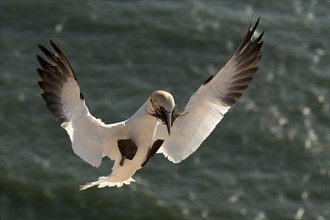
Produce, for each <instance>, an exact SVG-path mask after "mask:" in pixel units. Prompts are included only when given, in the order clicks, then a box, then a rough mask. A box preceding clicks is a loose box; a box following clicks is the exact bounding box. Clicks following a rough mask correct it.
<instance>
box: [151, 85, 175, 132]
mask: <svg viewBox="0 0 330 220" xmlns="http://www.w3.org/2000/svg"><path fill="white" fill-rule="evenodd" d="M149 101H150V104H151V107H150V108H149V109H148V110H147V112H148V113H149V114H150V115H151V116H153V117H155V118H157V119H158V120H159V121H161V122H162V123H163V124H165V125H166V127H167V131H168V134H170V133H171V126H172V125H173V122H174V118H175V117H174V116H175V109H176V108H175V102H174V98H173V96H172V95H171V94H170V93H169V92H166V91H164V90H157V91H155V92H153V93H152V94H151V96H150V99H149Z"/></svg>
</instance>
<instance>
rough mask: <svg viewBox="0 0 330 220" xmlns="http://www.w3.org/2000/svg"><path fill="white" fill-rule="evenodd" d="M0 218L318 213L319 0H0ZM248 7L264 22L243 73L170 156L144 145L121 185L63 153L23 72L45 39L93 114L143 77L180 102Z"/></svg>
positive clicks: (325, 157) (321, 143)
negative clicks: (240, 84) (258, 55)
mask: <svg viewBox="0 0 330 220" xmlns="http://www.w3.org/2000/svg"><path fill="white" fill-rule="evenodd" d="M0 4H1V15H0V16H1V78H0V85H1V115H0V117H1V183H0V190H1V200H0V202H1V204H0V210H1V211H0V219H1V220H6V219H31V220H32V219H33V220H34V219H202V218H203V219H255V220H262V219H297V220H299V219H308V220H309V219H316V220H325V219H329V216H330V211H329V205H330V204H329V196H330V194H329V193H330V192H329V177H330V168H329V156H330V155H329V141H330V136H329V118H330V117H329V108H330V107H329V1H265V2H260V1H250V2H248V1H244V3H243V1H239V2H238V1H237V3H232V2H229V1H218V2H216V1H210V2H204V1H189V2H188V1H185V2H180V3H177V2H174V1H173V2H172V1H169V2H156V1H145V2H127V3H120V2H109V3H108V2H101V1H97V2H95V1H87V2H84V3H78V2H70V3H64V2H62V3H59V2H56V1H54V2H48V1H44V2H43V3H41V2H34V1H30V2H28V1H25V2H23V1H14V2H13V1H1V3H0ZM252 14H254V16H255V17H258V16H261V21H260V25H259V28H258V32H259V33H260V32H261V31H262V30H264V31H265V35H264V46H263V48H262V54H263V58H262V61H261V64H260V69H259V71H258V72H257V74H256V77H255V80H254V82H253V83H252V85H251V87H250V88H249V90H248V91H247V93H246V94H245V95H244V96H243V97H242V98H241V99H240V101H239V102H238V104H236V105H235V107H234V108H232V109H231V110H230V112H229V113H227V114H226V116H225V118H224V119H223V120H222V122H221V123H220V124H219V126H218V127H217V128H216V129H215V130H214V132H213V133H212V135H211V136H210V137H209V138H208V139H207V140H206V141H205V142H204V143H203V145H202V147H201V148H200V149H199V150H198V151H197V152H195V153H194V154H192V155H191V156H190V157H189V158H188V159H186V160H184V161H183V162H182V163H180V164H172V163H171V162H169V161H167V160H166V159H164V157H163V156H162V155H156V156H155V157H154V158H152V160H151V161H150V162H149V163H148V165H147V166H146V167H144V168H143V169H142V170H140V171H139V172H138V173H137V174H136V175H135V176H134V178H135V179H136V181H137V182H136V183H133V184H132V185H130V186H125V187H122V188H105V189H102V190H100V189H97V188H95V189H94V188H93V189H90V190H87V191H79V187H78V186H79V185H80V184H83V183H85V182H88V181H92V180H95V179H97V177H98V176H103V175H108V174H109V173H110V172H111V166H112V163H111V161H110V160H107V159H105V160H104V162H103V164H102V166H101V167H100V168H98V169H96V168H93V167H91V166H89V165H88V164H86V163H85V162H83V161H82V160H81V159H80V158H79V157H78V156H76V155H75V154H74V153H73V152H72V149H71V147H70V141H69V137H68V136H67V134H66V133H65V131H64V130H63V129H61V127H60V126H59V125H58V124H57V123H56V122H55V120H54V118H53V117H52V116H51V114H50V113H49V111H48V110H47V109H46V107H45V105H44V102H43V100H42V99H41V97H40V90H39V88H38V86H37V84H36V82H37V80H38V76H37V74H36V71H35V69H36V68H37V66H38V64H37V62H36V58H35V55H36V54H37V53H39V54H40V52H39V51H38V48H37V44H43V45H46V46H47V47H48V46H49V45H48V38H52V39H53V40H55V42H57V44H59V46H60V47H61V48H62V49H63V51H64V52H65V54H66V56H67V58H68V59H69V60H70V62H71V65H72V67H73V68H74V70H75V72H76V74H77V77H78V79H79V83H80V86H81V90H82V92H83V94H84V96H85V98H86V100H87V105H88V106H89V109H90V111H91V113H92V114H93V115H95V116H96V117H99V118H102V120H103V121H105V122H108V123H111V122H116V121H121V120H124V119H126V118H127V117H129V116H130V115H131V114H132V113H134V112H135V111H136V110H137V108H138V107H140V105H141V104H142V103H144V101H145V100H146V98H147V97H148V96H149V94H150V93H151V92H152V91H154V90H156V89H166V90H168V91H170V92H173V94H175V99H176V100H177V103H178V105H179V107H180V108H184V105H185V103H186V102H187V100H188V99H189V97H190V95H191V94H192V93H193V92H194V91H195V90H196V89H197V88H198V86H199V85H200V84H201V83H202V82H203V81H204V80H205V79H206V78H207V77H208V76H209V75H210V74H214V73H216V72H217V71H218V70H219V68H221V66H222V65H223V64H224V63H225V61H226V60H227V58H228V57H229V56H230V54H231V53H232V52H233V51H234V49H235V47H236V46H237V45H238V44H239V42H240V40H241V39H242V37H243V35H244V33H245V31H246V30H247V27H248V25H249V23H250V19H251V16H252Z"/></svg>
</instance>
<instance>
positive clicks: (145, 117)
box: [128, 100, 158, 126]
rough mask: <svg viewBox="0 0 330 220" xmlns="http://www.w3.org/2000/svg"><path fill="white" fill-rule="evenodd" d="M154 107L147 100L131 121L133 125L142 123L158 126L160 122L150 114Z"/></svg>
mask: <svg viewBox="0 0 330 220" xmlns="http://www.w3.org/2000/svg"><path fill="white" fill-rule="evenodd" d="M151 108H152V105H151V103H150V101H149V100H147V101H146V102H145V103H144V104H143V105H142V106H141V107H140V108H139V109H138V110H137V111H136V112H135V113H134V114H133V115H132V116H131V117H130V118H129V119H128V121H130V122H131V123H142V124H143V125H148V126H156V125H157V123H158V121H157V119H156V118H155V117H152V116H151V115H150V114H148V111H149V109H151Z"/></svg>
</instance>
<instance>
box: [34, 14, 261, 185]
mask: <svg viewBox="0 0 330 220" xmlns="http://www.w3.org/2000/svg"><path fill="white" fill-rule="evenodd" d="M259 19H260V18H258V20H257V21H256V23H255V25H254V26H253V27H252V22H251V23H250V26H249V28H248V31H247V33H246V34H245V36H244V38H243V40H242V42H241V44H240V45H239V46H238V48H237V49H236V51H235V52H234V53H233V54H232V56H231V57H230V58H229V60H228V61H227V63H226V64H225V65H224V66H223V67H222V69H221V70H220V71H219V72H218V73H217V74H215V75H212V76H210V77H209V78H208V79H206V80H205V81H204V83H203V84H202V85H201V86H200V87H199V89H198V90H197V91H196V92H195V93H194V94H193V95H192V96H191V97H190V99H189V101H188V103H187V104H186V106H185V108H184V110H183V111H182V112H180V111H178V110H177V108H176V104H175V101H174V98H173V96H172V95H171V94H170V93H169V92H167V91H164V90H157V91H154V92H152V93H151V95H150V96H149V97H148V98H147V100H146V101H145V103H144V104H143V105H142V106H141V107H140V108H139V109H138V110H137V111H136V112H135V113H134V114H133V115H132V116H131V117H130V118H128V119H127V120H124V121H122V122H118V123H113V124H105V123H104V122H102V121H101V120H100V119H97V118H95V117H94V116H92V115H91V114H90V112H89V110H88V108H87V106H86V103H85V99H84V96H83V95H82V93H81V91H80V88H79V84H78V81H77V78H76V75H75V73H74V71H73V69H72V68H71V66H70V63H69V61H68V60H67V59H66V57H65V56H64V54H63V52H62V51H61V50H60V49H59V47H58V46H57V45H56V44H55V43H54V42H53V41H52V40H50V44H51V46H52V47H53V49H54V50H55V53H52V52H50V51H49V50H48V49H46V48H45V47H43V46H41V45H39V48H40V49H41V51H42V52H43V53H44V55H45V58H42V57H40V56H39V55H37V59H38V61H39V63H40V68H38V69H37V72H38V74H39V76H40V79H41V80H40V81H39V82H38V84H39V86H40V88H41V89H42V94H41V95H42V97H43V99H44V100H45V102H46V105H47V107H48V109H49V110H50V112H51V113H52V114H53V115H54V116H55V118H56V121H57V122H58V123H60V125H61V126H62V127H63V128H64V129H65V130H66V131H67V133H68V135H69V137H70V140H71V142H72V148H73V151H74V152H75V153H76V154H77V155H78V156H79V157H81V159H83V160H84V161H86V162H87V163H89V164H90V165H92V166H94V167H98V166H100V164H101V161H102V158H103V157H109V158H110V159H111V160H114V164H113V167H112V172H111V174H110V175H109V176H106V177H99V179H98V180H97V181H94V182H90V183H87V184H85V185H82V186H80V189H81V190H84V189H87V188H90V187H92V186H98V187H99V188H102V187H105V186H109V187H112V186H117V187H121V186H122V185H124V184H126V185H128V184H130V183H131V182H134V181H135V180H134V179H133V178H132V176H133V175H134V174H135V172H136V171H137V170H139V169H141V168H142V167H143V166H144V165H146V164H147V163H148V162H149V160H150V158H151V157H152V156H153V155H155V154H156V153H163V154H164V155H165V157H166V158H167V159H168V160H170V161H172V162H173V163H179V162H180V161H182V160H184V159H185V158H187V157H188V156H189V155H190V154H192V153H193V152H194V151H196V150H197V148H198V147H199V146H200V145H201V144H202V142H203V141H204V140H205V139H206V138H207V137H208V136H209V135H210V133H211V132H212V131H213V129H214V128H215V127H216V125H217V124H218V123H219V122H220V121H221V119H222V118H223V116H224V115H225V114H226V112H227V111H228V110H229V109H230V108H231V107H232V106H233V105H234V104H235V103H236V102H237V100H238V99H239V98H240V97H241V96H242V94H243V93H244V91H245V90H246V89H247V87H248V85H249V84H250V83H251V81H252V79H253V75H254V74H255V72H256V71H257V70H258V67H257V64H258V63H259V61H260V58H261V55H260V49H261V47H262V44H263V41H262V36H263V32H262V33H261V34H260V35H259V36H258V37H256V38H255V39H253V35H254V33H255V31H256V28H257V26H258V23H259Z"/></svg>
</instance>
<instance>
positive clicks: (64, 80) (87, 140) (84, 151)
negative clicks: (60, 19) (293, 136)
mask: <svg viewBox="0 0 330 220" xmlns="http://www.w3.org/2000/svg"><path fill="white" fill-rule="evenodd" d="M50 43H51V45H52V47H53V49H54V50H55V52H56V53H55V54H53V53H51V52H50V51H49V50H47V49H46V48H45V47H43V46H41V45H39V48H40V49H41V51H42V52H43V53H44V54H45V56H46V58H45V59H44V58H42V57H40V56H38V55H37V59H38V61H39V63H40V66H41V68H38V69H37V72H38V74H39V76H40V79H41V81H39V82H38V84H39V86H40V88H41V89H42V90H43V93H42V94H41V95H42V97H43V99H44V100H45V102H46V105H47V107H48V109H49V110H50V111H51V113H52V114H53V115H54V116H55V118H56V120H57V122H59V123H60V124H61V126H62V127H63V128H64V129H65V130H66V131H67V133H68V135H69V136H70V140H71V142H72V148H73V151H74V152H75V153H76V154H77V155H78V156H80V157H81V158H82V159H83V160H84V161H86V162H87V163H89V164H91V165H92V166H99V165H100V164H101V160H102V156H103V155H104V151H107V156H109V157H110V158H111V159H114V158H115V155H116V154H117V153H118V150H117V148H116V147H113V148H111V150H110V151H109V146H116V144H115V143H114V142H115V141H116V139H115V138H114V137H115V136H116V135H117V134H118V132H119V131H120V128H121V127H122V126H124V125H123V123H117V124H111V125H106V124H104V123H103V122H102V121H101V120H100V119H96V118H95V117H93V116H92V115H91V114H90V112H89V110H88V108H87V106H86V104H85V100H84V97H83V95H82V94H81V93H80V88H79V85H78V82H77V79H76V76H75V74H74V72H73V70H72V68H71V66H70V64H69V62H68V60H67V59H66V58H65V56H64V54H63V53H62V51H61V50H60V49H59V48H58V47H57V46H56V44H55V43H54V42H53V41H51V40H50ZM106 148H107V149H106Z"/></svg>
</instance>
